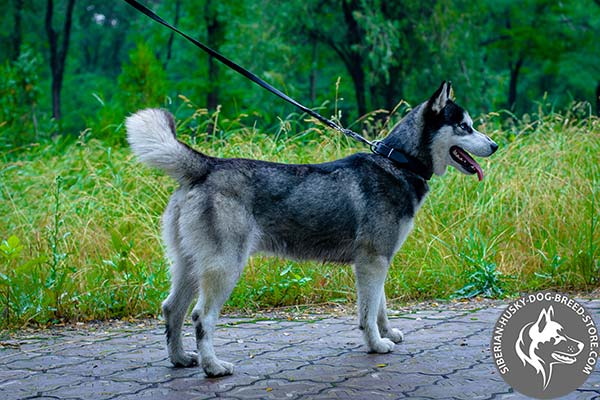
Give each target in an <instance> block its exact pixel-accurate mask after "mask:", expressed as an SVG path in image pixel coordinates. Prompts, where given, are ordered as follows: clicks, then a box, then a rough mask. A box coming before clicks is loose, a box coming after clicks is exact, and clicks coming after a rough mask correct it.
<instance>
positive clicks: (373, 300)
mask: <svg viewBox="0 0 600 400" xmlns="http://www.w3.org/2000/svg"><path fill="white" fill-rule="evenodd" d="M387 270H388V260H387V259H386V258H385V257H378V256H362V257H358V258H357V260H356V264H355V273H356V287H357V292H358V318H359V326H360V328H361V329H362V330H363V336H364V338H365V341H366V343H367V347H368V348H369V351H370V352H373V353H389V352H390V351H392V350H393V348H394V342H393V341H392V340H390V339H388V338H385V337H384V338H382V337H381V334H380V332H379V327H378V326H377V322H378V319H379V318H378V317H379V314H380V306H381V302H382V298H383V296H384V294H383V286H384V283H385V277H386V275H387Z"/></svg>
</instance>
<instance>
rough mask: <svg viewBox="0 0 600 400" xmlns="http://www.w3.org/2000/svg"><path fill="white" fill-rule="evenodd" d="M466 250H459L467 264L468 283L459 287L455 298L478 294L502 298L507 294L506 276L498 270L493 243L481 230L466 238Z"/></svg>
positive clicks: (465, 264) (466, 279)
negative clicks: (483, 235)
mask: <svg viewBox="0 0 600 400" xmlns="http://www.w3.org/2000/svg"><path fill="white" fill-rule="evenodd" d="M465 247H466V250H461V251H459V252H458V255H459V257H460V258H461V259H462V260H463V262H464V266H465V270H464V271H465V272H466V273H467V274H466V278H465V279H464V280H465V281H466V282H467V283H466V285H465V286H463V287H461V288H460V289H458V290H457V291H456V292H455V293H454V294H453V295H452V297H453V298H459V299H465V298H466V299H470V298H473V297H477V296H482V297H487V298H502V297H504V296H505V286H506V282H505V277H504V276H503V274H502V273H501V272H500V271H498V270H497V266H496V263H495V262H493V261H490V259H494V258H495V254H494V253H495V252H494V248H493V245H490V244H488V243H487V242H486V240H485V238H483V237H482V235H481V233H480V232H476V233H474V232H470V233H469V236H468V238H467V239H465Z"/></svg>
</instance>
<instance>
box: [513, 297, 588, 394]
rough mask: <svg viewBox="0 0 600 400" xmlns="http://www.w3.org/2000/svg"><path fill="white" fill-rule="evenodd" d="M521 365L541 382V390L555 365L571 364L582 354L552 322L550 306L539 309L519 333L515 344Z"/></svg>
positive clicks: (562, 329) (580, 346)
mask: <svg viewBox="0 0 600 400" xmlns="http://www.w3.org/2000/svg"><path fill="white" fill-rule="evenodd" d="M515 350H516V352H517V355H518V356H519V358H520V359H521V361H522V362H523V365H525V364H529V365H531V366H532V367H533V368H535V370H536V371H537V372H538V373H541V374H542V377H543V379H544V388H545V387H546V386H548V383H549V382H550V378H551V377H552V367H553V365H555V364H573V363H574V362H576V361H577V359H576V357H577V355H578V354H579V353H581V351H582V350H583V343H582V342H580V341H579V340H576V339H573V338H571V337H570V336H568V335H567V334H566V333H565V329H564V327H563V326H562V325H561V324H560V323H559V322H557V321H555V320H554V308H553V307H552V306H550V307H548V308H547V309H542V311H541V312H540V315H539V317H538V319H537V320H536V321H535V322H531V323H529V324H527V325H525V326H524V327H523V329H521V332H520V333H519V338H518V340H517V343H516V344H515Z"/></svg>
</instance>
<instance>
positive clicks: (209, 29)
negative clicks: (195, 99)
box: [204, 0, 225, 111]
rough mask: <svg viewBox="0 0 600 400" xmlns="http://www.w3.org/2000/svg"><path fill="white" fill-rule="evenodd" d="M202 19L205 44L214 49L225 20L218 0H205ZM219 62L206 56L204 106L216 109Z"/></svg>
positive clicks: (222, 38) (217, 47) (223, 34)
mask: <svg viewBox="0 0 600 400" xmlns="http://www.w3.org/2000/svg"><path fill="white" fill-rule="evenodd" d="M205 1H206V3H205V5H204V21H205V23H206V44H207V45H208V47H210V48H211V49H213V50H215V51H219V47H221V45H222V44H223V41H224V39H225V21H224V19H223V16H222V15H220V2H217V1H214V0H205ZM218 81H219V62H218V61H217V60H215V59H214V57H212V56H210V55H209V56H208V82H209V90H208V93H207V94H206V108H208V109H209V110H212V111H214V110H216V108H217V106H218V105H219V84H218Z"/></svg>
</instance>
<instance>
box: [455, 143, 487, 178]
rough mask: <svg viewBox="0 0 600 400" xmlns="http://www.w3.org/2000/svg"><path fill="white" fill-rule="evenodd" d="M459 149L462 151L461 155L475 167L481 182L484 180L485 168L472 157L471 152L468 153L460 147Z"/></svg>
mask: <svg viewBox="0 0 600 400" xmlns="http://www.w3.org/2000/svg"><path fill="white" fill-rule="evenodd" d="M457 150H458V152H459V153H460V155H461V156H462V157H463V158H464V159H465V160H466V161H467V162H468V163H469V164H470V165H471V167H473V168H474V169H475V172H477V178H478V179H479V181H480V182H481V181H482V180H483V170H482V169H481V166H480V165H479V164H477V161H475V160H473V157H471V156H470V155H469V153H467V152H466V151H464V150H463V149H461V148H460V147H458V148H457Z"/></svg>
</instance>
